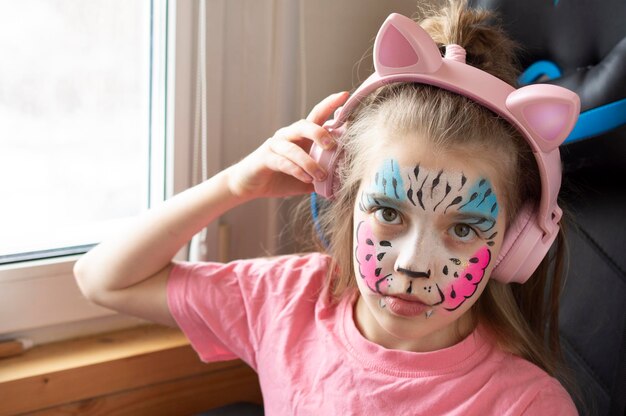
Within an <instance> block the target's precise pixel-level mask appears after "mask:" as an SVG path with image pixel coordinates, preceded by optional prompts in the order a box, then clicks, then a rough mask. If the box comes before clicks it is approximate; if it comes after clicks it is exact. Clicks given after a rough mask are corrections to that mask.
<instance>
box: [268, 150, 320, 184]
mask: <svg viewBox="0 0 626 416" xmlns="http://www.w3.org/2000/svg"><path fill="white" fill-rule="evenodd" d="M267 165H268V167H269V168H270V169H272V170H274V171H277V172H282V173H285V174H287V175H290V176H293V177H294V178H296V179H298V180H300V181H301V182H304V183H311V182H313V178H312V177H311V176H310V175H309V174H307V173H306V172H305V171H304V170H303V169H302V168H301V167H300V166H298V165H297V164H295V163H294V162H292V161H291V160H289V159H287V158H286V157H283V156H281V155H279V154H277V153H270V155H269V160H268V163H267Z"/></svg>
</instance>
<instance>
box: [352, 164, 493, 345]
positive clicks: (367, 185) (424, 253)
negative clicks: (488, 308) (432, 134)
mask: <svg viewBox="0 0 626 416" xmlns="http://www.w3.org/2000/svg"><path fill="white" fill-rule="evenodd" d="M386 153H387V156H389V153H392V154H391V157H386V158H384V157H382V155H381V158H380V159H379V160H377V161H376V163H373V164H372V166H373V169H371V170H370V171H369V172H367V173H366V175H365V177H364V178H363V180H362V184H361V187H360V189H359V194H358V197H357V202H356V206H355V210H354V247H355V250H354V256H355V258H354V265H355V275H356V278H357V282H358V286H359V290H360V292H361V295H362V300H363V301H364V302H365V304H362V305H361V306H360V307H358V308H357V320H359V323H360V325H361V326H365V328H364V332H366V333H367V332H368V330H369V332H370V333H371V332H372V331H374V332H375V331H376V330H377V329H378V328H382V329H384V330H386V332H388V333H390V334H391V335H394V336H396V337H397V338H401V339H405V340H407V339H413V338H415V339H417V338H419V337H420V336H423V335H428V334H432V333H434V332H439V333H441V331H444V332H449V331H450V330H451V328H452V327H451V326H450V325H451V324H452V323H454V322H455V321H456V320H457V319H459V318H460V317H461V316H462V315H463V314H464V313H465V311H467V310H468V309H469V307H470V306H471V305H472V304H473V303H474V302H475V301H476V299H477V298H478V296H480V293H481V292H482V289H483V288H484V286H485V284H486V282H487V280H488V277H489V274H490V273H491V269H492V268H493V261H494V260H495V256H496V254H497V253H496V252H494V250H499V245H500V244H501V239H502V234H503V225H502V224H501V223H502V222H503V221H502V220H501V217H499V215H501V214H502V213H501V211H502V210H501V209H500V206H499V202H498V197H497V193H496V189H495V188H494V186H493V181H492V180H491V179H492V178H490V177H489V176H490V175H488V174H487V173H486V172H491V171H492V170H491V169H483V168H484V166H482V165H483V162H481V161H480V160H479V159H475V160H471V161H467V160H464V159H463V160H461V158H455V157H452V156H450V157H446V160H445V163H443V162H442V163H437V162H436V160H433V158H423V159H424V160H427V162H426V163H421V161H420V160H410V161H407V156H406V155H402V157H401V158H400V157H399V158H394V157H393V156H394V155H393V152H386ZM407 162H408V163H407ZM491 176H493V174H492V175H491ZM365 306H367V307H365ZM359 314H360V316H359ZM368 322H369V325H370V326H371V327H370V328H367V325H368Z"/></svg>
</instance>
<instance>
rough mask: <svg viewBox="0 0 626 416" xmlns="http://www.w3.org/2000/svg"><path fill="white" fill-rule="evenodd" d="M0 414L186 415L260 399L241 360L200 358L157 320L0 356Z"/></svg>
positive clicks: (254, 380)
mask: <svg viewBox="0 0 626 416" xmlns="http://www.w3.org/2000/svg"><path fill="white" fill-rule="evenodd" d="M0 396H1V399H0V415H15V414H22V413H28V414H34V415H38V416H42V415H48V414H59V413H63V414H90V415H99V414H102V415H105V414H106V415H110V414H116V415H137V414H150V415H187V414H193V413H197V412H201V411H204V410H207V409H211V408H214V407H218V406H223V405H226V404H230V403H235V402H252V403H261V402H262V398H261V391H260V388H259V384H258V379H257V376H256V373H255V372H254V371H253V370H252V369H251V368H250V367H248V366H247V365H246V364H245V363H243V362H242V361H240V360H235V361H227V362H220V363H211V364H204V363H202V362H201V361H200V359H199V358H198V356H197V355H196V353H195V352H194V351H193V350H192V348H191V346H189V343H188V341H187V340H186V338H185V337H184V336H183V334H182V333H181V332H180V331H179V330H176V329H171V328H165V327H161V326H156V325H148V326H141V327H137V328H132V329H127V330H123V331H116V332H111V333H106V334H99V335H97V336H91V337H87V338H80V339H75V340H69V341H63V342H58V343H52V344H47V345H42V346H38V347H35V348H33V349H31V350H29V351H27V352H26V353H24V354H23V355H21V356H18V357H13V358H8V359H2V360H0Z"/></svg>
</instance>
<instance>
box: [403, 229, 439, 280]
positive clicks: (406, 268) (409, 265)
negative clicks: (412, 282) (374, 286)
mask: <svg viewBox="0 0 626 416" xmlns="http://www.w3.org/2000/svg"><path fill="white" fill-rule="evenodd" d="M415 234H416V235H413V236H411V238H407V239H406V240H405V241H404V242H403V245H402V247H401V249H400V253H399V254H398V257H397V258H396V263H395V265H394V269H395V271H396V272H398V273H401V274H404V275H405V276H406V277H409V278H412V279H418V278H422V279H429V278H430V276H431V273H432V270H433V267H432V263H433V259H434V253H433V251H434V249H433V244H432V243H433V242H432V241H431V242H429V241H428V238H427V237H426V236H424V235H423V234H421V233H419V234H418V233H415Z"/></svg>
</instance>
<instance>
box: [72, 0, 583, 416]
mask: <svg viewBox="0 0 626 416" xmlns="http://www.w3.org/2000/svg"><path fill="white" fill-rule="evenodd" d="M487 18H488V16H487V15H486V14H485V13H482V12H475V11H471V10H467V9H466V8H465V5H464V4H462V3H451V4H450V5H449V6H448V7H447V8H445V9H443V10H442V12H441V13H440V14H436V15H432V16H431V17H430V18H428V19H426V20H425V21H423V22H422V25H423V26H424V28H425V29H426V30H428V33H427V32H425V31H424V30H423V29H422V28H421V27H420V26H418V25H417V24H416V23H414V22H413V21H411V20H410V19H408V18H405V17H403V16H399V15H391V16H390V17H389V18H388V19H387V21H386V22H385V23H384V24H383V26H382V27H381V30H380V32H379V34H378V36H377V38H376V42H375V45H374V62H375V68H376V71H375V73H374V74H373V75H372V76H371V77H370V78H369V79H368V80H366V81H365V82H364V84H363V85H361V87H359V89H357V91H356V92H355V93H354V94H353V95H352V96H351V97H350V98H349V99H348V94H346V93H340V94H335V95H332V96H330V97H328V98H327V99H325V100H323V101H322V102H321V103H319V104H318V105H317V106H316V107H315V108H314V109H313V110H312V111H311V113H310V114H309V116H308V117H307V119H306V120H301V121H299V122H297V123H294V124H292V125H291V126H288V127H285V128H283V129H280V130H278V131H277V132H276V134H275V135H274V137H272V138H270V139H268V140H267V141H266V142H265V143H264V144H263V145H261V147H260V148H258V149H257V150H256V151H255V152H253V153H252V154H250V155H249V156H248V157H246V158H245V159H243V160H242V161H241V162H239V163H237V164H235V165H233V166H231V167H230V168H228V169H226V170H224V171H222V172H221V173H219V174H217V175H216V176H215V177H213V178H211V179H209V180H208V181H206V182H204V183H202V184H200V185H198V186H196V187H194V188H192V189H189V190H188V191H186V192H183V193H182V194H180V195H178V196H176V197H174V198H172V199H171V200H169V201H168V202H167V203H165V204H164V205H163V206H161V207H160V208H157V209H155V210H152V211H151V212H149V213H148V214H147V215H145V216H143V217H142V218H140V219H139V220H138V221H137V225H136V228H135V229H134V230H132V232H129V233H126V235H125V237H124V238H120V239H118V240H113V241H106V242H104V243H102V244H101V245H99V246H98V247H96V248H95V249H93V250H92V251H91V252H89V253H88V254H86V255H85V256H84V257H83V258H82V259H81V260H80V261H79V262H78V263H77V264H76V267H75V274H76V277H77V280H78V283H79V285H80V287H81V290H82V291H83V293H84V294H85V295H86V296H87V297H88V298H89V299H91V300H93V301H94V302H96V303H99V304H101V305H104V306H107V307H110V308H113V309H117V310H119V311H121V312H124V313H129V314H133V315H136V316H140V317H143V318H147V319H150V320H153V321H156V322H160V323H163V324H166V325H171V326H178V327H180V328H181V329H182V330H183V331H184V332H185V334H186V335H187V337H188V338H189V340H190V341H191V344H192V345H193V347H194V348H195V349H196V351H197V352H198V354H199V356H200V358H201V359H202V360H203V361H216V360H228V359H233V358H236V357H239V358H241V359H243V360H244V361H246V362H247V363H248V364H250V365H251V366H252V367H253V368H254V369H255V370H256V371H257V372H258V374H259V379H260V383H261V387H262V390H263V395H264V403H265V409H266V412H267V413H268V414H283V415H290V414H339V415H344V414H355V415H364V414H374V415H378V414H401V415H407V414H425V415H426V414H427V415H486V414H494V415H503V414H506V415H520V414H529V415H558V414H563V415H572V414H576V408H575V407H574V405H573V403H572V401H571V399H570V397H569V396H568V394H567V392H566V391H565V390H564V389H563V387H562V386H561V385H560V384H559V382H558V381H557V380H556V379H555V378H553V376H554V375H555V371H556V364H555V363H556V361H555V353H556V352H558V343H557V339H558V338H557V336H558V333H557V332H556V324H557V320H556V319H557V316H556V311H557V309H556V308H557V307H558V288H559V280H558V275H559V273H560V265H559V264H558V263H559V261H560V254H558V253H560V252H559V251H558V250H557V251H556V253H557V254H558V255H557V262H556V263H557V265H556V266H555V267H549V265H548V260H549V258H548V257H547V256H546V253H547V251H548V248H550V246H551V244H552V242H553V241H554V240H555V239H556V238H557V235H558V233H559V227H558V221H559V219H560V214H561V211H560V209H559V208H558V206H557V204H556V196H557V194H558V188H559V185H560V165H559V156H558V144H559V143H561V142H562V140H563V139H564V138H565V137H566V136H567V134H568V133H569V131H570V130H571V128H572V127H573V124H574V122H575V120H576V116H577V114H578V100H577V97H576V96H575V95H574V94H573V93H570V92H568V91H567V90H564V89H562V88H558V87H551V86H534V87H525V88H522V89H520V90H515V89H514V88H513V87H511V86H510V84H513V83H514V79H513V75H514V70H513V69H512V65H511V63H510V62H511V57H512V55H511V53H512V52H511V43H510V42H509V41H507V40H506V38H504V37H503V35H502V33H501V32H499V31H498V30H496V29H494V28H492V27H489V26H487V25H486V24H485V23H484V22H485V20H486V19H487ZM433 40H434V41H433ZM435 42H436V43H435ZM440 48H441V51H442V52H444V53H445V57H444V58H442V55H441V53H440ZM466 62H469V63H472V64H473V65H475V66H470V65H469V64H468V63H466ZM479 68H480V69H479ZM496 77H500V78H501V79H499V78H496ZM503 80H504V81H507V82H508V84H507V83H506V82H504V81H503ZM346 100H347V101H346ZM342 104H343V107H342V108H340V106H342ZM335 110H338V111H337V113H336V117H335V120H334V121H332V122H329V123H328V124H326V125H325V128H324V127H322V124H323V123H324V122H325V121H326V120H327V118H328V117H329V116H330V115H331V114H332V113H333V111H335ZM505 120H506V121H505ZM311 146H312V147H313V149H312V150H311V155H312V156H310V155H309V154H307V152H306V150H308V149H309V147H311ZM335 162H336V163H335ZM314 187H315V189H316V190H318V192H320V193H322V194H325V195H326V196H328V197H329V198H331V199H329V201H328V202H327V203H326V205H327V208H326V209H325V210H322V213H321V214H320V215H319V217H318V218H317V221H316V224H315V226H316V227H317V229H318V231H321V233H322V236H323V239H324V240H326V242H327V244H328V246H327V249H322V250H321V251H322V252H314V253H310V254H307V255H301V256H296V255H291V256H283V257H278V258H272V259H253V260H240V261H235V262H232V263H229V264H218V263H187V262H172V258H173V256H174V254H175V253H176V252H177V251H178V249H179V248H180V247H181V246H182V245H183V244H185V243H187V242H188V241H189V240H190V239H191V237H192V236H193V235H194V234H196V233H197V232H198V231H199V230H200V229H201V228H203V227H204V226H205V225H206V224H207V223H208V222H210V221H212V220H213V219H215V218H216V217H218V216H219V215H221V214H222V213H224V212H225V211H226V210H228V209H230V208H232V207H234V206H236V205H238V204H241V203H244V202H246V201H249V200H251V199H253V198H259V197H268V196H285V195H293V194H301V193H305V192H310V191H311V190H312V189H313V188H314ZM128 236H130V237H128ZM557 240H558V239H557ZM557 245H558V246H560V243H558V244H557ZM324 251H325V252H324ZM544 257H546V258H545V259H544ZM542 259H544V261H543V262H542V261H541V260H542ZM540 262H541V265H540V266H539V267H537V266H538V265H539V263H540ZM535 269H536V271H535ZM531 274H532V276H531ZM529 278H530V280H529V283H527V284H525V285H523V286H520V285H517V284H515V285H512V284H509V283H506V282H524V281H526V280H528V279H529ZM546 287H547V288H548V291H549V292H550V293H549V294H548V296H547V298H545V297H544V291H545V290H546ZM546 325H548V328H549V331H548V332H547V340H546V339H545V336H544V334H546V332H545V331H544V330H545V328H546ZM546 344H548V345H549V347H546Z"/></svg>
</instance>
